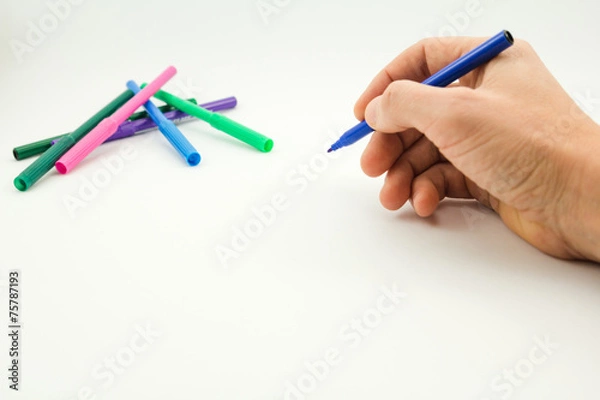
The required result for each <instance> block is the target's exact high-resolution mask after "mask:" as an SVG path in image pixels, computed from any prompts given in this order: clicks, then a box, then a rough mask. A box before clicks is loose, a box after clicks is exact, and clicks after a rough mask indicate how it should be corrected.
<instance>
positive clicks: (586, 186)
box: [561, 123, 600, 262]
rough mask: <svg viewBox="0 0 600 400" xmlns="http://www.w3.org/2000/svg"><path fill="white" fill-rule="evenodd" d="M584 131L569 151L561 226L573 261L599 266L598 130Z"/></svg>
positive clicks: (599, 172)
mask: <svg viewBox="0 0 600 400" xmlns="http://www.w3.org/2000/svg"><path fill="white" fill-rule="evenodd" d="M586 131H587V133H588V134H586V135H583V137H582V138H581V139H582V140H581V143H580V144H579V145H576V146H572V148H571V149H572V150H571V151H570V153H571V154H570V156H569V157H570V158H571V161H572V163H571V164H572V165H573V169H572V171H571V174H570V176H569V184H568V185H567V190H568V191H569V192H570V194H569V195H568V196H567V197H568V198H569V200H567V201H565V202H564V204H563V211H564V212H563V213H562V215H563V218H562V224H561V225H562V230H563V234H564V239H565V242H566V243H568V245H569V247H570V249H571V250H572V252H573V253H574V254H573V255H574V257H576V258H582V259H587V260H593V261H596V262H600V158H599V157H598V154H600V127H599V126H598V125H596V124H595V123H594V124H593V126H588V127H587V128H586Z"/></svg>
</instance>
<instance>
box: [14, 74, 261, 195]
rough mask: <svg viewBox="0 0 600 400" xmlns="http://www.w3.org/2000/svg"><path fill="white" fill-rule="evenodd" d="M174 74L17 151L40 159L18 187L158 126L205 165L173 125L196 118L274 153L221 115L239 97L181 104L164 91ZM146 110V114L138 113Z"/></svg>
mask: <svg viewBox="0 0 600 400" xmlns="http://www.w3.org/2000/svg"><path fill="white" fill-rule="evenodd" d="M176 73H177V70H176V69H175V67H169V68H167V69H166V70H165V71H164V72H163V73H162V74H160V75H159V76H158V77H157V78H156V79H155V80H154V81H152V82H151V83H150V84H148V85H146V84H143V85H142V86H141V88H140V87H139V86H138V85H137V84H136V83H135V82H134V81H129V82H127V88H128V89H127V90H126V91H124V92H123V93H121V94H120V95H119V96H118V97H117V98H115V99H114V100H113V101H111V102H110V103H109V104H108V105H106V106H105V107H104V108H103V109H102V110H100V111H99V112H98V113H96V114H95V115H94V116H93V117H91V118H90V119H89V120H87V121H86V122H85V123H84V124H83V125H81V126H80V127H79V128H77V129H76V130H75V131H73V132H72V133H68V134H65V135H61V136H56V137H53V138H49V139H45V140H41V141H39V142H35V143H30V144H27V145H24V146H20V147H16V148H15V149H13V155H14V156H15V158H16V159H17V160H22V159H25V158H28V157H31V156H34V155H37V154H41V156H40V157H39V158H38V159H37V160H36V161H35V162H33V163H32V164H31V165H30V166H29V167H28V168H27V169H25V170H24V171H23V172H21V174H19V176H17V177H16V178H15V180H14V185H15V187H16V188H17V189H18V190H20V191H26V190H27V189H29V188H30V187H31V186H32V185H33V184H35V183H36V182H37V181H38V180H39V179H40V178H41V177H43V176H44V175H45V174H46V173H47V172H48V171H50V170H51V169H52V167H56V169H57V170H58V172H59V173H61V174H66V173H68V172H70V171H71V170H73V168H75V167H76V166H77V164H79V162H80V161H81V160H83V159H84V158H85V157H86V156H87V155H88V154H90V153H91V152H92V151H93V150H94V149H95V148H96V147H98V146H99V145H101V144H102V143H105V142H108V141H112V140H117V139H122V138H125V137H129V136H133V135H135V134H139V133H142V132H146V131H148V130H152V129H154V128H156V127H158V130H159V131H160V132H161V133H162V134H163V135H164V136H165V138H166V139H167V140H168V141H169V142H170V143H171V145H173V147H174V148H175V149H176V150H177V151H178V152H179V154H181V156H182V157H183V158H184V160H185V161H186V163H187V164H188V165H190V166H195V165H198V164H199V163H200V160H201V157H200V154H199V153H198V152H197V151H196V149H195V148H194V146H192V144H191V143H190V142H189V141H188V140H187V139H186V137H185V136H184V135H183V134H182V133H181V131H180V130H179V129H178V128H177V126H176V125H175V124H176V123H178V122H182V121H186V120H189V119H192V118H194V117H195V118H198V119H201V120H203V121H206V122H208V123H209V124H210V125H211V126H213V127H214V128H216V129H218V130H220V131H222V132H224V133H227V134H228V135H231V136H233V137H234V138H236V139H238V140H241V141H243V142H245V143H247V144H249V145H251V146H253V147H255V148H256V149H258V150H260V151H262V152H269V151H271V149H272V148H273V140H271V139H269V138H268V137H266V136H264V135H261V134H260V133H258V132H256V131H254V130H252V129H250V128H247V127H245V126H243V125H241V124H239V123H237V122H235V121H232V120H231V119H229V118H227V117H225V116H223V115H221V114H218V113H217V111H221V110H225V109H229V108H233V107H235V105H236V104H237V100H236V99H235V97H228V98H226V99H222V100H217V101H214V102H210V103H206V104H202V105H197V104H196V101H195V100H194V99H189V100H185V99H181V98H179V97H177V96H174V95H172V94H170V93H167V92H165V91H163V90H161V88H162V86H164V84H165V83H167V82H168V81H169V80H170V79H171V78H172V77H173V76H175V74H176ZM152 96H154V97H155V98H157V99H159V100H161V101H163V102H164V103H166V105H165V106H162V107H160V108H158V107H156V106H155V105H154V104H153V103H152V102H151V101H150V98H151V97H152ZM142 106H143V107H144V108H145V110H146V111H145V112H138V113H136V114H134V113H135V112H136V111H137V109H138V108H140V107H142Z"/></svg>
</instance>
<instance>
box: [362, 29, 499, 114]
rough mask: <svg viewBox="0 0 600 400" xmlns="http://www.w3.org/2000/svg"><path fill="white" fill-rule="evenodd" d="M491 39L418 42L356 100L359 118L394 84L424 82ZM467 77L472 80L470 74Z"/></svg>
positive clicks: (429, 39) (376, 78)
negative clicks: (371, 103) (410, 81)
mask: <svg viewBox="0 0 600 400" xmlns="http://www.w3.org/2000/svg"><path fill="white" fill-rule="evenodd" d="M487 39H488V38H474V37H431V38H427V39H423V40H421V41H419V42H417V43H416V44H414V45H412V46H411V47H409V48H408V49H406V50H404V51H403V52H402V53H401V54H400V55H399V56H398V57H396V58H395V59H394V60H393V61H392V62H391V63H389V64H388V65H387V66H386V67H385V68H384V69H383V70H382V71H381V72H379V73H378V74H377V75H376V76H375V78H374V79H373V81H371V83H370V84H369V86H368V87H367V89H366V90H365V91H364V93H363V94H362V95H361V96H360V98H359V99H358V101H357V102H356V105H355V106H354V115H355V116H356V118H358V119H359V120H363V119H365V108H367V105H368V104H369V103H370V102H371V100H373V99H374V98H375V97H377V96H380V95H381V94H382V93H383V92H384V91H385V89H386V88H387V87H388V85H389V84H390V83H392V82H394V81H397V80H400V79H409V80H412V81H417V82H422V81H424V80H425V79H427V78H429V77H430V76H431V75H433V74H435V73H436V72H438V71H439V70H441V69H442V68H444V67H445V66H447V65H448V64H450V63H451V62H453V61H455V60H456V59H458V58H460V57H461V56H463V55H464V54H466V53H468V52H469V51H471V50H473V49H474V48H475V47H476V46H478V45H480V44H481V43H483V42H484V41H485V40H487ZM465 79H468V76H467V77H465Z"/></svg>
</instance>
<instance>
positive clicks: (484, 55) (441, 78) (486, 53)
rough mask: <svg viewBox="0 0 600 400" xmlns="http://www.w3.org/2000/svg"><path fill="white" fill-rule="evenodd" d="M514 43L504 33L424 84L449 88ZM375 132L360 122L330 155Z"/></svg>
mask: <svg viewBox="0 0 600 400" xmlns="http://www.w3.org/2000/svg"><path fill="white" fill-rule="evenodd" d="M513 43H514V39H513V37H512V35H511V34H510V32H509V31H502V32H500V33H498V34H497V35H496V36H493V37H492V38H491V39H489V40H487V41H486V42H484V43H482V44H481V45H479V46H478V47H476V48H474V49H473V50H471V51H470V52H468V53H467V54H465V55H464V56H462V57H460V58H459V59H458V60H456V61H454V62H453V63H451V64H450V65H448V66H447V67H445V68H442V69H441V70H439V71H438V72H436V73H435V74H433V75H431V76H430V77H429V78H427V79H426V80H424V81H423V82H422V83H423V84H424V85H429V86H438V87H444V86H448V85H449V84H451V83H452V82H454V81H455V80H457V79H459V78H461V77H463V76H465V75H466V74H468V73H469V72H471V71H473V70H474V69H475V68H478V67H480V66H482V65H483V64H485V63H487V62H488V61H490V60H492V59H493V58H494V57H496V56H497V55H498V54H500V53H502V52H503V51H504V50H506V49H508V48H509V47H510V46H512V45H513ZM371 132H373V128H371V127H370V126H369V125H368V124H367V122H366V121H362V122H360V123H359V124H358V125H356V126H355V127H354V128H352V129H350V130H349V131H347V132H346V133H344V134H343V135H342V137H340V138H339V140H338V141H337V142H335V143H334V144H333V145H331V148H330V149H329V150H327V152H328V153H330V152H332V151H335V150H338V149H341V148H342V147H346V146H350V145H351V144H353V143H356V142H358V141H359V140H360V139H362V138H364V137H365V136H367V135H368V134H369V133H371Z"/></svg>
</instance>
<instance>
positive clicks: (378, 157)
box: [360, 129, 423, 177]
mask: <svg viewBox="0 0 600 400" xmlns="http://www.w3.org/2000/svg"><path fill="white" fill-rule="evenodd" d="M422 136H423V134H422V133H420V132H417V131H416V130H414V129H412V130H409V131H406V132H402V133H399V134H397V135H388V134H384V133H381V132H374V133H373V135H371V140H370V141H369V144H368V145H367V147H366V148H365V151H364V152H363V155H362V157H361V159H360V164H361V167H362V169H363V171H364V173H365V174H367V175H368V176H370V177H377V176H380V175H381V174H383V173H384V172H386V171H387V170H388V169H390V167H391V166H392V165H393V164H394V162H395V161H396V160H397V159H398V157H400V156H401V155H402V154H403V153H404V152H405V151H406V150H408V149H409V148H410V147H411V146H412V145H413V144H414V143H415V142H416V141H417V140H418V139H419V138H421V137H422Z"/></svg>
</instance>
